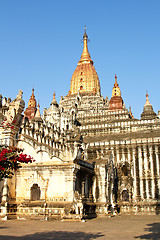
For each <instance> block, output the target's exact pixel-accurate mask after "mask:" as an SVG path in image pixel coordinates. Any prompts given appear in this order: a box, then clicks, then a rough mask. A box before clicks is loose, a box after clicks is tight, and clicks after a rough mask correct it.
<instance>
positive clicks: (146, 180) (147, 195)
mask: <svg viewBox="0 0 160 240" xmlns="http://www.w3.org/2000/svg"><path fill="white" fill-rule="evenodd" d="M143 154H144V172H145V182H146V198H147V199H149V197H150V193H149V182H148V160H147V147H146V146H143Z"/></svg>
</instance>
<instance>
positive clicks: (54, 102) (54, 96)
mask: <svg viewBox="0 0 160 240" xmlns="http://www.w3.org/2000/svg"><path fill="white" fill-rule="evenodd" d="M51 104H57V101H56V93H55V91H54V93H53V100H52V102H51Z"/></svg>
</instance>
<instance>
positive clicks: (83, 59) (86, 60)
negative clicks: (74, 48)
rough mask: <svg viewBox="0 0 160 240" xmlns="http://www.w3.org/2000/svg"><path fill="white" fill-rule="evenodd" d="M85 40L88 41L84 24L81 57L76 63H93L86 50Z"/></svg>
mask: <svg viewBox="0 0 160 240" xmlns="http://www.w3.org/2000/svg"><path fill="white" fill-rule="evenodd" d="M87 42H88V35H87V33H86V26H85V28H84V35H83V52H82V55H81V59H80V61H79V63H78V64H83V63H91V64H92V65H93V61H92V59H91V57H90V54H89V51H88V45H87Z"/></svg>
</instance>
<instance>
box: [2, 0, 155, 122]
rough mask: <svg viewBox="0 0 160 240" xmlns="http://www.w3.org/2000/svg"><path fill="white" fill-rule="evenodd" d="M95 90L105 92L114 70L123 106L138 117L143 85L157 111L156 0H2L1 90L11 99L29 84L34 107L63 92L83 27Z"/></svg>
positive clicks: (26, 90)
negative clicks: (96, 83) (94, 74)
mask: <svg viewBox="0 0 160 240" xmlns="http://www.w3.org/2000/svg"><path fill="white" fill-rule="evenodd" d="M85 25H86V26H87V34H88V36H89V39H90V42H89V52H90V55H91V58H92V60H93V61H94V65H95V69H96V71H97V73H98V76H99V79H100V84H101V92H102V95H103V96H104V97H106V96H108V98H109V99H110V97H111V93H112V87H113V84H114V75H115V73H116V74H117V77H118V83H119V86H120V88H121V93H122V97H123V100H124V102H125V105H126V107H127V108H129V106H131V107H132V112H133V115H134V116H135V117H136V118H140V114H141V113H142V110H143V106H144V103H145V94H146V90H148V93H149V100H150V102H151V104H152V105H153V108H154V110H155V112H156V113H157V112H158V110H160V101H159V89H160V76H159V68H160V67H159V66H160V30H159V29H160V28H159V25H160V1H159V0H153V1H151V0H104V1H103V0H99V1H98V0H97V1H94V0H92V1H90V0H88V1H86V0H81V1H75V0H74V1H71V0H68V1H65V0H59V1H54V0H43V1H42V0H23V1H22V0H14V1H13V0H1V1H0V82H1V85H0V93H2V95H3V96H6V97H11V98H12V99H14V98H15V97H16V95H17V94H18V90H19V89H22V90H23V93H24V95H23V96H24V97H23V98H24V100H25V102H26V106H27V104H28V100H29V98H30V95H31V92H32V88H33V87H34V88H35V96H36V99H37V100H39V102H40V107H41V112H42V110H43V109H44V107H47V108H48V107H49V105H50V103H51V101H52V97H53V92H54V91H56V99H57V101H59V100H60V96H65V95H67V93H68V91H69V88H70V80H71V77H72V74H73V72H74V70H75V68H76V66H77V63H78V61H79V59H80V56H81V53H82V48H83V44H82V43H81V39H82V36H83V33H84V26H85Z"/></svg>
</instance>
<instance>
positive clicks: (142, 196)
mask: <svg viewBox="0 0 160 240" xmlns="http://www.w3.org/2000/svg"><path fill="white" fill-rule="evenodd" d="M142 160H143V159H142V149H141V146H139V147H138V163H139V181H140V196H141V198H142V199H144V187H143V163H142Z"/></svg>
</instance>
